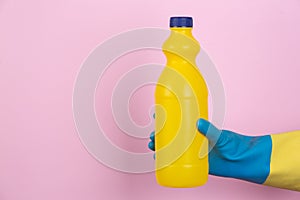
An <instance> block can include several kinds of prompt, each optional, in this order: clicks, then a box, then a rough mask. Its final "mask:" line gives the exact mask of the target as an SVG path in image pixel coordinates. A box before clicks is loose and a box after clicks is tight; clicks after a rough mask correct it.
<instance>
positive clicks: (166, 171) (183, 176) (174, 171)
mask: <svg viewBox="0 0 300 200" xmlns="http://www.w3.org/2000/svg"><path fill="white" fill-rule="evenodd" d="M207 179H208V166H207V167H206V166H203V165H201V166H200V165H198V166H197V165H183V166H182V165H181V166H177V165H170V166H167V167H165V168H162V169H159V170H157V171H156V180H157V183H158V184H159V185H161V186H165V187H173V188H190V187H198V186H202V185H204V184H205V183H206V182H207Z"/></svg>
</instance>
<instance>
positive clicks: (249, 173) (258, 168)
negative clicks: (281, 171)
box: [148, 119, 272, 184]
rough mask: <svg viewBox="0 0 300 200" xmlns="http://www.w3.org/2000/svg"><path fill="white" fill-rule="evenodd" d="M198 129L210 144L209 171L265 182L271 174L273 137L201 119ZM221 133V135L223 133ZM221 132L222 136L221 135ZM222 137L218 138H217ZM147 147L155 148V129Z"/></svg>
mask: <svg viewBox="0 0 300 200" xmlns="http://www.w3.org/2000/svg"><path fill="white" fill-rule="evenodd" d="M197 127H198V131H199V132H200V133H202V134H203V135H205V136H206V137H207V138H208V140H209V143H210V145H212V144H215V145H214V146H210V149H211V151H210V152H209V155H208V156H209V174H211V175H216V176H222V177H230V178H236V179H241V180H245V181H250V182H253V183H259V184H263V183H264V182H265V181H266V179H267V177H268V175H269V173H270V157H271V152H272V140H271V137H270V135H265V136H256V137H253V136H245V135H241V134H238V133H235V132H232V131H228V130H222V131H220V130H219V129H217V128H216V127H215V126H214V125H212V124H211V123H210V122H208V121H206V120H204V119H199V120H198V121H197ZM220 132H221V134H220ZM219 135H220V136H219ZM218 136H219V137H218ZM150 139H151V141H150V142H149V144H148V147H149V148H150V149H151V150H155V149H154V146H155V145H154V143H155V137H154V132H152V133H151V135H150Z"/></svg>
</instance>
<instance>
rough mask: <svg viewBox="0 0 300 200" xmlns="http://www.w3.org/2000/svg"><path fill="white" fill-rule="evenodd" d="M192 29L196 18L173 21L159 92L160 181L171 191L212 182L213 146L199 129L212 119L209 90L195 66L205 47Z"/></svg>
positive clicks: (175, 19) (157, 161)
mask: <svg viewBox="0 0 300 200" xmlns="http://www.w3.org/2000/svg"><path fill="white" fill-rule="evenodd" d="M192 27H193V21H192V18H191V17H171V19H170V29H171V34H170V36H169V38H168V39H167V40H166V41H165V43H164V44H163V52H164V54H165V56H166V58H167V64H166V67H165V68H164V70H163V72H162V74H161V75H160V77H159V80H158V83H157V86H156V90H155V103H156V108H155V132H156V134H155V151H156V159H155V165H156V179H157V182H158V183H159V184H160V185H162V186H167V187H180V188H185V187H196V186H201V185H203V184H205V183H206V181H207V179H208V156H207V152H208V141H207V139H206V138H205V137H204V136H203V135H201V134H199V133H198V132H197V127H196V122H197V120H198V119H199V118H200V117H201V118H204V119H207V118H208V90H207V87H206V84H205V81H204V79H203V77H202V76H201V74H200V72H199V71H198V68H197V66H196V63H195V59H196V56H197V54H198V53H199V51H200V45H199V43H198V42H197V41H196V39H195V38H194V37H193V35H192ZM200 151H201V155H200Z"/></svg>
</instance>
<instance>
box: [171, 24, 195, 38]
mask: <svg viewBox="0 0 300 200" xmlns="http://www.w3.org/2000/svg"><path fill="white" fill-rule="evenodd" d="M170 30H171V31H172V32H173V31H174V32H177V33H181V34H184V35H186V36H188V37H190V38H193V39H194V37H193V34H192V30H193V28H186V27H185V28H183V27H173V28H170Z"/></svg>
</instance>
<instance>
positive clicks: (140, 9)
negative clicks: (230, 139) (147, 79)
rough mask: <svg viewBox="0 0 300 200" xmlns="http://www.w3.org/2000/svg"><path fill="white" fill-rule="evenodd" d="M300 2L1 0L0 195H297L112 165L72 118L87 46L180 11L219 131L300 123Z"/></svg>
mask: <svg viewBox="0 0 300 200" xmlns="http://www.w3.org/2000/svg"><path fill="white" fill-rule="evenodd" d="M299 10H300V1H298V0H285V1H284V0H253V1H249V0H248V1H245V0H242V1H241V0H228V1H216V0H212V1H184V0H181V1H177V0H172V1H170V0H166V1H162V0H152V1H141V0H134V1H133V0H132V1H116V0H110V1H108V0H102V1H96V0H52V1H46V0H27V1H21V0H19V1H17V0H1V1H0V76H1V77H0V89H1V90H0V91H1V100H0V105H1V112H0V121H1V125H0V133H1V134H0V200H17V199H18V200H19V199H26V200H27V199H28V200H38V199H44V200H47V199H49V200H50V199H73V200H79V199H89V200H94V199H95V200H96V199H151V200H153V199H187V200H190V199H232V200H234V199H256V200H260V199H290V200H292V199H299V198H300V194H299V193H297V192H292V191H285V190H280V189H275V188H270V187H265V186H260V185H255V184H251V183H246V182H242V181H238V180H231V179H224V178H218V177H212V176H211V177H210V179H209V181H208V183H207V184H206V185H205V186H203V187H199V188H193V189H169V188H163V187H160V186H158V185H157V184H156V181H155V176H154V173H148V174H142V175H133V174H126V173H122V172H118V171H114V170H112V169H110V168H108V167H105V166H103V165H102V164H100V163H99V162H98V161H96V160H95V159H94V158H93V157H92V156H91V155H89V154H88V152H87V151H86V150H85V148H84V147H83V145H82V144H81V142H80V140H79V137H78V135H77V133H76V129H75V125H74V122H73V116H72V90H73V85H74V81H75V79H76V75H77V73H78V71H79V69H80V65H81V63H82V62H83V61H84V59H85V58H86V57H87V55H88V54H89V52H90V51H91V50H92V49H93V48H94V47H95V46H96V45H97V44H99V43H100V42H103V41H104V40H105V39H107V38H108V37H111V36H112V35H114V34H117V33H120V32H123V31H126V30H129V29H133V28H140V27H162V28H167V26H168V19H169V17H170V16H172V15H190V16H193V18H194V21H195V28H194V35H195V36H196V37H197V38H198V40H199V41H200V42H201V44H202V46H203V47H204V48H205V49H206V51H207V52H208V53H209V55H210V56H211V58H212V59H213V61H214V63H215V64H216V65H217V69H218V71H219V73H220V75H221V77H222V80H223V83H224V87H225V92H226V110H227V112H226V116H225V124H224V126H225V128H227V129H232V130H235V131H239V132H242V133H245V134H249V135H260V134H264V133H275V132H281V131H288V130H295V129H299V124H300V121H299V119H300V109H299V106H298V105H299V103H298V102H299V101H300V95H299V94H300V93H299V90H300V84H299V82H298V77H299V73H300V56H299V52H300V37H299V35H300V26H299V22H300V12H299ZM154 57H155V59H158V60H159V59H161V57H159V56H158V57H156V56H154ZM150 58H151V57H150ZM132 59H133V60H135V59H136V58H132ZM129 60H130V59H129ZM123 61H124V62H123V65H124V64H126V59H125V60H123ZM146 61H147V62H149V61H151V59H149V60H145V62H146ZM128 62H129V61H128ZM127 64H128V63H127ZM107 80H109V78H107ZM152 91H153V87H149V88H147V87H146V88H143V89H141V91H139V92H137V93H136V95H135V97H134V98H133V100H134V101H136V103H137V105H138V108H141V109H143V108H145V107H147V106H149V105H151V104H152V103H153V101H152V99H151V98H152V93H151V92H152ZM97 94H98V93H97ZM145 95H147V96H148V98H145ZM104 96H105V93H104ZM98 97H99V95H97V98H98ZM145 99H147V100H146V101H145ZM99 101H100V100H99ZM133 105H134V104H133ZM100 107H101V106H100ZM98 108H99V107H98ZM130 110H131V111H132V115H133V119H135V120H136V122H137V123H144V121H147V120H149V119H148V118H147V117H148V116H147V114H148V113H147V112H146V111H148V110H147V109H145V111H144V110H140V109H137V108H134V107H133V106H132V105H131V106H130ZM98 111H99V113H101V110H99V109H98ZM99 113H98V114H99ZM143 113H144V114H143ZM100 115H101V114H100ZM107 120H108V121H107V124H110V123H111V121H110V119H107ZM139 120H140V121H139ZM125 137H126V136H121V137H119V138H118V139H119V140H121V141H122V140H126V139H125ZM115 142H116V143H118V141H117V140H116V141H115ZM128 142H129V143H126V142H125V144H127V145H124V146H122V145H120V146H122V147H124V148H129V149H130V150H132V151H135V150H141V151H148V150H147V146H146V145H147V140H139V141H128ZM119 143H120V144H121V143H122V142H119ZM123 144H124V142H123ZM136 146H138V147H139V148H135V147H136Z"/></svg>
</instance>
